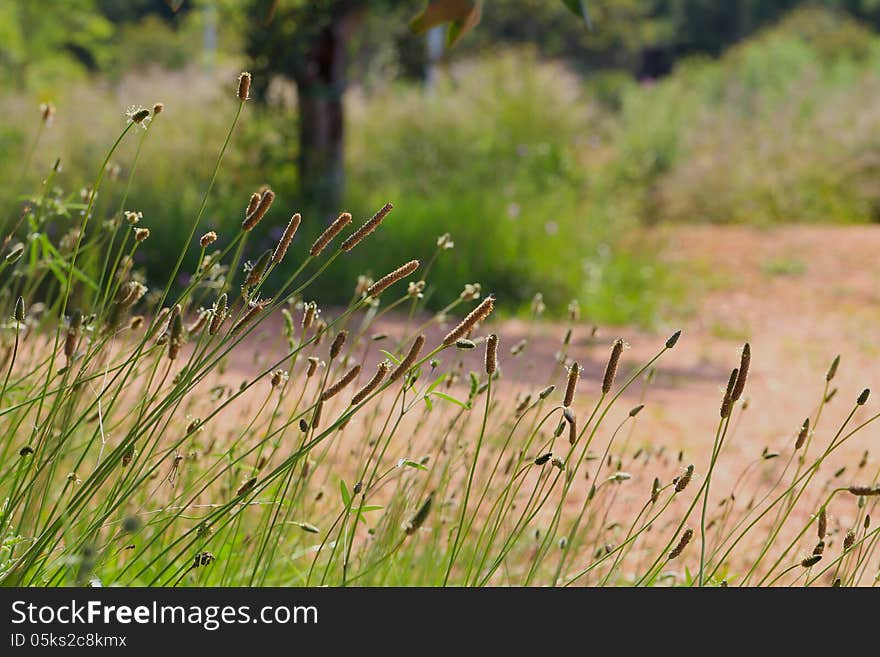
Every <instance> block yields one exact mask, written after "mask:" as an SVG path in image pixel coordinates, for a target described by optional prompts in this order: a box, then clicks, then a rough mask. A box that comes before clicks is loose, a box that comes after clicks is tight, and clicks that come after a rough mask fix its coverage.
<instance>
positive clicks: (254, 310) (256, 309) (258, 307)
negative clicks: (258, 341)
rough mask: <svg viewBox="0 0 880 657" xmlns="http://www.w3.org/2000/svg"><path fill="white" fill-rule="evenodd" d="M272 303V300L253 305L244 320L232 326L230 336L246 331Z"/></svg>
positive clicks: (264, 300)
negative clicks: (246, 327)
mask: <svg viewBox="0 0 880 657" xmlns="http://www.w3.org/2000/svg"><path fill="white" fill-rule="evenodd" d="M271 302H272V299H263V300H262V301H258V302H257V303H252V304H251V305H250V307H249V308H248V310H247V312H246V313H245V314H244V315H243V316H242V318H241V319H239V320H238V321H237V322H236V323H235V324H233V325H232V330H231V331H230V334H231V335H236V334H237V333H239V332H241V330H242V329H244V327H245V326H247V325H248V324H250V323H251V320H253V319H254V317H256V316H257V315H259V314H260V313H261V312H262V310H263V309H264V308H265V307H266V306H268V305H269V304H270V303H271Z"/></svg>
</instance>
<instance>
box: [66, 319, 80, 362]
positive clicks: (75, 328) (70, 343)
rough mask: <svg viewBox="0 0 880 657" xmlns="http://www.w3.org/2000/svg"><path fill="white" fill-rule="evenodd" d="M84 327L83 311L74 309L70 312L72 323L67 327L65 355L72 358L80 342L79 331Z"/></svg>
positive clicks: (68, 358)
mask: <svg viewBox="0 0 880 657" xmlns="http://www.w3.org/2000/svg"><path fill="white" fill-rule="evenodd" d="M81 327H82V312H80V311H79V310H74V311H73V312H72V313H71V314H70V325H69V326H68V327H67V336H66V338H65V340H64V355H65V356H66V357H67V360H70V359H71V357H72V356H73V353H74V351H75V350H76V344H77V342H79V331H80V328H81Z"/></svg>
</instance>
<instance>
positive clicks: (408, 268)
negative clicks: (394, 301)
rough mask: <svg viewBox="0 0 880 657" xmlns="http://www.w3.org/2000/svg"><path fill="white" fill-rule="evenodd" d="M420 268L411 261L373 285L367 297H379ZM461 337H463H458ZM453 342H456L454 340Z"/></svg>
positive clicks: (416, 261) (417, 263)
mask: <svg viewBox="0 0 880 657" xmlns="http://www.w3.org/2000/svg"><path fill="white" fill-rule="evenodd" d="M418 268H419V261H418V260H410V261H409V262H407V263H406V264H404V265H401V266H400V267H398V268H397V269H395V270H394V271H392V272H391V273H389V274H385V275H384V276H383V277H382V278H380V279H379V280H378V281H376V282H375V283H373V284H372V285H371V286H370V287H368V288H367V296H368V297H378V296H379V295H380V294H382V292H384V291H385V290H387V289H388V288H389V287H391V286H392V285H394V284H395V283H396V282H397V281H399V280H401V279H402V278H406V277H407V276H409V275H410V274H412V273H413V272H414V271H415V270H416V269H418ZM458 337H461V336H458ZM456 339H458V338H456ZM452 342H455V340H453V341H452Z"/></svg>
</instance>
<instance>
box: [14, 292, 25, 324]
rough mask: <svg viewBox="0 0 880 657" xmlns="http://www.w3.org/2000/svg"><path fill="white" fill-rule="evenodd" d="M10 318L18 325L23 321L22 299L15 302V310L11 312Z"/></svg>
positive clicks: (19, 298)
mask: <svg viewBox="0 0 880 657" xmlns="http://www.w3.org/2000/svg"><path fill="white" fill-rule="evenodd" d="M12 318H13V319H14V320H15V321H16V322H19V323H21V322H23V321H24V299H23V298H22V297H21V296H19V297H18V299H16V300H15V308H13V310H12Z"/></svg>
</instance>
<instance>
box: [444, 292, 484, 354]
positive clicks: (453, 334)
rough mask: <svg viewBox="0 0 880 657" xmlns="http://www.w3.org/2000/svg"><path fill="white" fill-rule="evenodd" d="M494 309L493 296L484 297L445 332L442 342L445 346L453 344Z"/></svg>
mask: <svg viewBox="0 0 880 657" xmlns="http://www.w3.org/2000/svg"><path fill="white" fill-rule="evenodd" d="M494 309H495V298H494V297H486V298H485V299H483V301H482V302H481V303H480V304H479V305H478V306H477V307H476V308H474V309H473V310H472V311H471V312H469V313H468V314H467V316H466V317H465V318H464V319H463V320H462V321H461V322H460V323H459V324H458V326H456V327H455V328H454V329H452V330H451V331H450V332H449V333H447V334H446V337H445V338H443V344H444V345H445V346H449V345H451V344H454V343H455V342H456V341H457V340H458V339H459V338H463V337H464V336H465V335H467V333H468V332H469V331H470V330H471V329H472V328H473V327H474V326H475V325H476V324H477V322H481V321H483V320H484V319H486V317H488V316H489V314H490V313H491V312H492V311H493V310H494Z"/></svg>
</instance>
